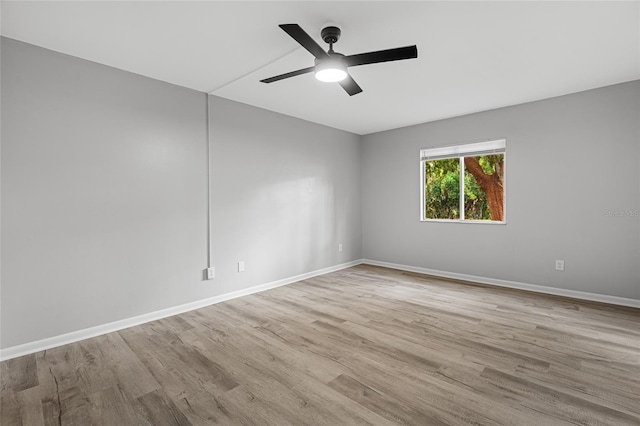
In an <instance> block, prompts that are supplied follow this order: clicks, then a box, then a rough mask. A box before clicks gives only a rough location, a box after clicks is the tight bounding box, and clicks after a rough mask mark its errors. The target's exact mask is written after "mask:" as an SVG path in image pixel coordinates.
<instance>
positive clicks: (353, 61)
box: [343, 46, 418, 67]
mask: <svg viewBox="0 0 640 426" xmlns="http://www.w3.org/2000/svg"><path fill="white" fill-rule="evenodd" d="M417 57H418V48H417V47H416V46H405V47H397V48H395V49H386V50H377V51H375V52H367V53H359V54H357V55H349V56H345V57H344V58H343V60H344V63H345V64H346V65H347V66H348V67H355V66H357V65H367V64H376V63H378V62H390V61H400V60H402V59H413V58H417Z"/></svg>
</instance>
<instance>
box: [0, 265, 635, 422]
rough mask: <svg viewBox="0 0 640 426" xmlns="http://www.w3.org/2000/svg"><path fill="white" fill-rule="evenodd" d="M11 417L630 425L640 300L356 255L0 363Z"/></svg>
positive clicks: (5, 411) (4, 418)
mask: <svg viewBox="0 0 640 426" xmlns="http://www.w3.org/2000/svg"><path fill="white" fill-rule="evenodd" d="M0 367H1V373H2V391H1V392H2V405H1V408H2V411H1V415H0V422H1V423H2V425H3V426H10V425H21V424H25V425H42V424H44V425H93V424H95V425H102V424H104V425H118V426H122V425H154V426H157V425H190V424H191V425H213V424H223V425H278V426H285V425H397V424H408V425H468V424H472V425H535V426H542V425H569V424H580V425H616V426H617V425H635V426H638V425H640V310H638V309H632V308H623V307H615V306H610V305H605V304H598V303H590V302H582V301H576V300H572V299H565V298H559V297H552V296H544V295H539V294H534V293H526V292H521V291H516V290H507V289H498V288H491V287H487V286H481V285H472V284H465V283H459V282H453V281H445V280H441V279H437V278H433V277H428V276H422V275H418V274H410V273H403V272H399V271H394V270H390V269H384V268H378V267H372V266H357V267H354V268H350V269H347V270H343V271H339V272H335V273H331V274H328V275H324V276H321V277H316V278H313V279H309V280H306V281H302V282H299V283H295V284H291V285H288V286H285V287H280V288H277V289H274V290H270V291H267V292H263V293H259V294H255V295H251V296H247V297H243V298H240V299H235V300H232V301H229V302H225V303H221V304H217V305H213V306H210V307H207V308H203V309H199V310H197V311H192V312H188V313H185V314H182V315H178V316H174V317H171V318H167V319H163V320H159V321H154V322H151V323H147V324H144V325H141V326H137V327H133V328H129V329H126V330H123V331H120V332H116V333H111V334H107V335H104V336H100V337H96V338H93V339H88V340H84V341H81V342H78V343H74V344H70V345H66V346H62V347H59V348H55V349H50V350H47V351H42V352H38V353H36V354H33V355H28V356H24V357H21V358H16V359H13V360H9V361H6V362H3V363H2V364H1V365H0Z"/></svg>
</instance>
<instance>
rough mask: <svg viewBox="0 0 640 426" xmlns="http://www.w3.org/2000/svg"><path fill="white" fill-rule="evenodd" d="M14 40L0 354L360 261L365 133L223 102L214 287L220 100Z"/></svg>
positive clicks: (5, 127)
mask: <svg viewBox="0 0 640 426" xmlns="http://www.w3.org/2000/svg"><path fill="white" fill-rule="evenodd" d="M1 48H2V50H1V52H2V58H1V59H2V64H1V65H2V105H1V106H2V131H1V137H2V164H1V166H2V170H1V172H2V176H1V177H2V223H1V225H2V240H1V244H2V259H1V261H2V272H1V287H0V294H1V299H0V347H2V348H8V347H11V346H15V345H19V344H22V343H28V342H32V341H35V340H39V339H43V338H47V337H53V336H57V335H60V334H63V333H66V332H71V331H77V330H81V329H84V328H87V327H92V326H97V325H102V324H105V323H108V322H112V321H116V320H121V319H127V318H130V317H132V316H136V315H141V314H145V313H149V312H153V311H156V310H159V309H163V308H169V307H173V306H177V305H180V304H184V303H188V302H191V301H196V300H201V299H204V298H207V297H212V296H217V295H220V294H223V293H226V292H228V291H232V290H239V289H241V288H244V287H248V286H250V285H254V284H262V283H265V282H268V281H270V280H276V279H284V278H288V277H290V276H292V275H296V274H300V273H305V272H310V271H312V270H315V269H317V268H321V267H326V266H331V265H335V264H337V263H341V262H344V261H347V260H353V259H359V258H360V257H361V224H360V200H359V198H357V197H359V195H358V194H359V177H360V170H359V161H360V160H359V151H358V149H359V148H358V143H359V141H358V137H357V136H355V135H352V134H348V133H344V132H340V131H336V130H333V129H327V128H324V127H322V126H317V125H313V124H310V123H307V122H303V121H300V120H296V119H291V118H286V117H282V116H278V115H276V114H272V113H269V112H266V111H264V110H259V109H256V108H249V107H246V106H243V105H238V104H233V103H231V102H227V101H224V100H222V99H219V98H212V115H216V117H215V118H214V119H213V126H214V127H219V129H216V130H215V132H214V135H213V138H212V142H213V143H212V147H211V148H212V153H211V154H212V157H213V158H214V159H213V162H212V166H213V167H214V169H215V170H214V171H213V175H212V182H213V187H212V195H213V197H212V198H213V199H212V202H213V205H214V210H215V213H214V224H215V225H214V232H215V234H214V238H213V246H212V250H213V254H214V256H213V257H214V261H215V263H214V266H216V267H217V278H216V279H215V280H212V281H203V280H202V270H203V269H204V268H205V267H206V266H207V256H208V253H207V137H206V126H207V116H206V111H207V109H206V104H207V97H206V95H205V94H203V93H199V92H195V91H191V90H187V89H184V88H181V87H177V86H173V85H169V84H167V83H163V82H160V81H156V80H152V79H149V78H145V77H142V76H138V75H134V74H130V73H126V72H123V71H120V70H117V69H113V68H109V67H105V66H102V65H98V64H95V63H92V62H87V61H83V60H80V59H76V58H72V57H69V56H65V55H61V54H57V53H54V52H51V51H48V50H45V49H41V48H38V47H35V46H31V45H27V44H23V43H19V42H15V41H12V40H8V39H4V38H3V39H2V46H1ZM230 114H231V116H230ZM303 160H304V161H303ZM347 194H350V195H355V196H356V198H355V199H353V198H352V197H350V196H348V195H347ZM325 232H326V235H325ZM338 240H340V242H342V243H343V244H344V247H345V251H344V252H343V253H338V252H337V248H336V244H337V242H338ZM241 257H242V258H241ZM237 260H244V261H245V262H246V265H247V272H245V273H243V274H238V273H236V272H235V262H236V261H237Z"/></svg>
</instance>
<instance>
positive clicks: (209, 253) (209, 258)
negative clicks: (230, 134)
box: [206, 93, 213, 268]
mask: <svg viewBox="0 0 640 426" xmlns="http://www.w3.org/2000/svg"><path fill="white" fill-rule="evenodd" d="M206 96H207V105H206V113H207V268H212V267H213V254H212V250H211V115H210V112H209V111H210V109H209V99H210V97H211V96H210V95H209V94H208V93H207V94H206Z"/></svg>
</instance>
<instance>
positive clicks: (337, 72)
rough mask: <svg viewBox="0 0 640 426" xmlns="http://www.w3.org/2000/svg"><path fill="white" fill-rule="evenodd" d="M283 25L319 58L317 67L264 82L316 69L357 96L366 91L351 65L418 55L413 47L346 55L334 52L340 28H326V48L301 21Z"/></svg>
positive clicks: (317, 73) (320, 75)
mask: <svg viewBox="0 0 640 426" xmlns="http://www.w3.org/2000/svg"><path fill="white" fill-rule="evenodd" d="M280 28H282V30H283V31H284V32H286V33H287V34H289V36H291V38H293V39H294V40H295V41H297V42H298V43H299V44H300V45H301V46H302V47H304V48H305V49H306V50H307V51H308V52H309V53H311V54H312V55H313V56H314V57H315V65H314V66H313V67H308V68H302V69H299V70H296V71H291V72H288V73H285V74H280V75H276V76H274V77H270V78H265V79H263V80H260V81H261V82H262V83H273V82H275V81H280V80H284V79H286V78H290V77H295V76H297V75H302V74H306V73H310V72H312V71H313V73H314V74H315V77H316V78H317V79H318V80H320V81H324V82H337V83H338V84H340V86H342V88H343V89H344V90H345V91H346V92H347V93H348V94H349V96H353V95H356V94H358V93H360V92H362V89H361V88H360V86H358V83H356V82H355V80H354V79H353V78H352V77H351V76H350V75H349V72H348V70H347V68H348V67H354V66H358V65H367V64H375V63H379V62H390V61H400V60H403V59H413V58H417V57H418V48H417V47H416V46H415V45H413V46H406V47H398V48H395V49H386V50H377V51H374V52H367V53H360V54H357V55H349V56H345V55H343V54H341V53H338V52H334V50H333V44H334V43H336V42H337V41H338V40H339V39H340V34H341V31H340V28H338V27H336V26H328V27H325V28H323V29H322V31H321V32H320V36H321V37H322V40H324V42H325V43H327V44H329V50H328V51H326V52H325V51H324V49H322V47H320V46H319V45H318V43H316V42H315V41H314V40H313V39H312V38H311V36H309V34H307V33H306V32H305V31H304V30H303V29H302V28H301V27H300V26H299V25H298V24H282V25H280Z"/></svg>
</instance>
